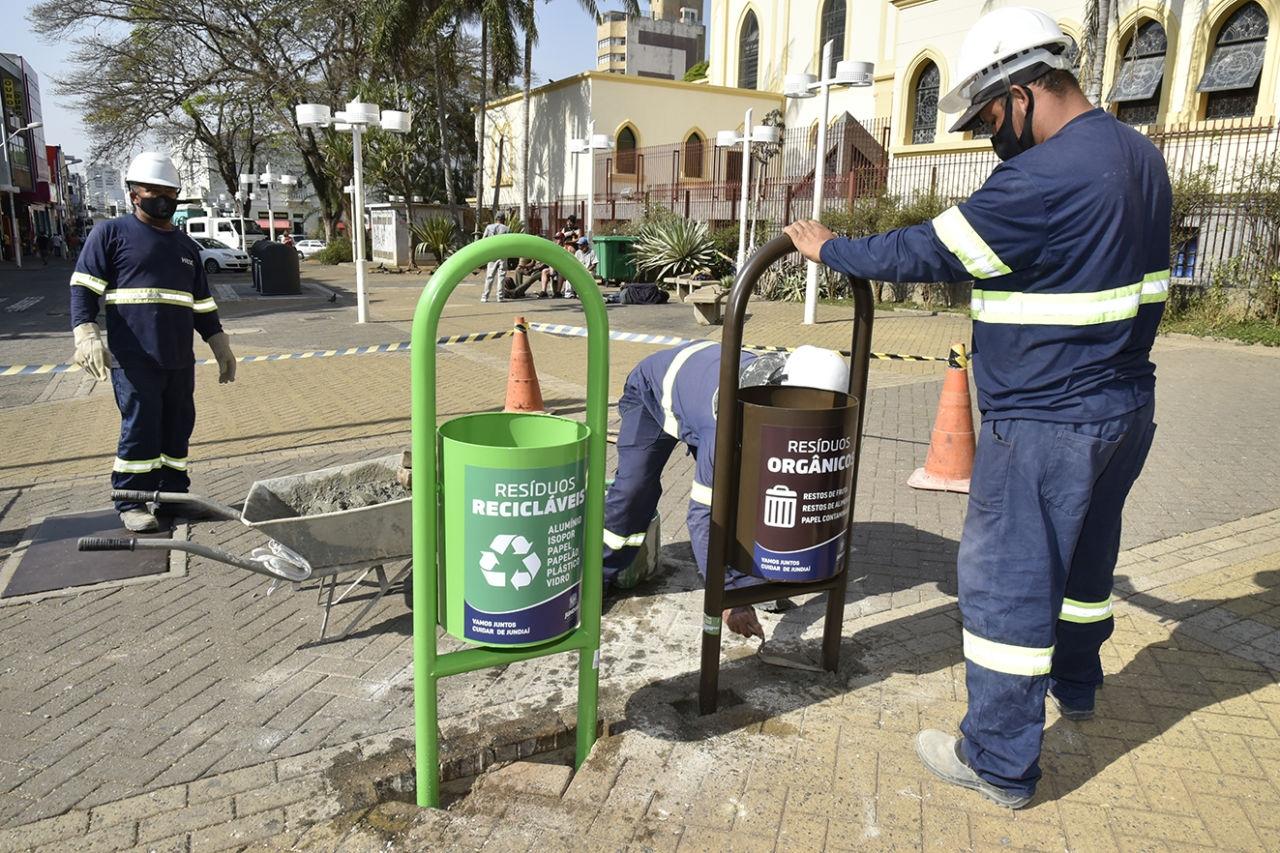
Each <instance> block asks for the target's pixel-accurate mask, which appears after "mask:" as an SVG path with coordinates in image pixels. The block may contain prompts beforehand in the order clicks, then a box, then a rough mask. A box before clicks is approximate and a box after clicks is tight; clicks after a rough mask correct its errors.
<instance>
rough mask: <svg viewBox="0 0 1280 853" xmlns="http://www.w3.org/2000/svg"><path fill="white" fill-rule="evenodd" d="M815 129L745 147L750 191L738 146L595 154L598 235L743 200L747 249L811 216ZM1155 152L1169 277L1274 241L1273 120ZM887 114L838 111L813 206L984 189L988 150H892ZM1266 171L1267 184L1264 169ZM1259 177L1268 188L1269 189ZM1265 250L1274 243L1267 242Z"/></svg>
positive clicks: (581, 201)
mask: <svg viewBox="0 0 1280 853" xmlns="http://www.w3.org/2000/svg"><path fill="white" fill-rule="evenodd" d="M815 130H816V129H791V130H788V131H787V132H786V133H785V134H784V137H783V140H782V142H781V143H778V144H774V145H766V146H760V145H753V146H752V158H753V162H752V168H751V174H750V178H751V185H750V186H749V187H744V186H743V181H742V176H743V169H742V156H743V155H742V151H741V149H740V147H739V148H735V149H725V148H717V147H716V146H715V145H714V143H713V142H711V141H702V142H691V143H683V144H677V145H663V146H652V147H647V148H640V149H636V150H635V151H631V152H621V153H620V152H617V151H612V152H601V153H598V154H596V155H595V156H596V164H595V167H596V168H595V172H596V180H595V218H596V220H597V228H598V229H599V228H600V227H602V226H604V227H607V226H608V225H609V224H610V223H614V224H620V223H625V222H628V221H631V220H635V219H638V218H640V217H642V216H643V215H645V213H646V211H651V210H652V209H653V208H654V207H656V206H661V207H664V208H667V209H669V210H671V211H674V212H675V213H678V214H680V215H681V216H684V217H686V218H691V219H697V220H700V221H704V222H708V223H710V224H711V225H712V226H719V225H725V224H729V223H737V221H738V218H739V211H740V207H741V202H742V196H743V193H744V192H746V193H748V196H749V199H748V200H749V205H748V209H749V214H748V216H749V222H750V223H751V225H752V231H753V233H754V240H753V242H754V243H755V244H757V245H758V244H759V243H761V242H763V241H764V240H766V239H768V238H769V237H772V236H774V235H775V234H776V233H777V232H778V230H779V229H780V228H781V226H782V225H783V224H785V223H787V222H791V221H794V220H796V219H801V218H806V217H809V216H810V215H811V213H812V209H813V194H814V173H815V166H816V163H817V154H818V151H817V143H816V132H815ZM1142 130H1143V131H1144V132H1145V133H1146V135H1147V136H1148V138H1150V139H1151V141H1152V142H1153V143H1154V144H1155V145H1156V147H1157V148H1159V149H1160V151H1161V152H1162V153H1163V155H1164V157H1165V160H1166V162H1167V163H1168V166H1169V173H1170V177H1171V179H1172V181H1173V183H1174V186H1175V191H1176V192H1181V193H1183V195H1182V196H1180V198H1181V199H1182V201H1184V202H1185V201H1186V200H1187V199H1186V197H1185V196H1186V192H1187V191H1188V187H1190V188H1191V189H1193V190H1195V191H1196V192H1195V196H1194V198H1193V199H1191V201H1192V202H1194V203H1192V204H1190V205H1189V206H1188V205H1186V204H1184V205H1183V207H1182V208H1180V209H1181V210H1182V211H1183V213H1182V215H1181V217H1180V221H1178V222H1175V223H1174V225H1175V238H1176V239H1175V244H1174V245H1173V246H1172V247H1171V264H1172V267H1173V273H1174V278H1175V280H1176V281H1178V282H1180V283H1183V284H1188V283H1194V284H1198V285H1199V284H1207V283H1209V282H1210V281H1212V280H1213V277H1214V273H1215V270H1217V269H1219V268H1220V267H1221V266H1222V265H1223V264H1224V263H1227V262H1228V261H1230V259H1231V258H1233V257H1237V256H1239V255H1240V253H1241V251H1242V250H1243V248H1244V247H1246V246H1248V245H1255V244H1258V243H1259V241H1261V242H1262V243H1264V244H1265V243H1267V241H1268V240H1270V242H1271V243H1275V239H1276V235H1275V234H1274V233H1273V232H1274V231H1275V229H1276V223H1275V221H1274V219H1275V212H1274V211H1271V212H1270V214H1271V217H1272V219H1271V222H1270V223H1269V224H1268V222H1267V221H1265V217H1263V216H1260V214H1259V210H1258V209H1257V204H1256V199H1257V194H1258V193H1259V192H1265V191H1268V188H1269V190H1270V191H1271V192H1274V193H1276V194H1277V195H1280V130H1278V129H1277V126H1276V123H1275V121H1274V120H1271V119H1261V120H1260V119H1251V120H1236V121H1220V122H1215V123H1214V124H1213V126H1212V127H1208V128H1206V127H1205V126H1204V125H1203V123H1200V124H1199V125H1197V126H1182V125H1165V126H1158V127H1157V126H1149V127H1145V128H1142ZM896 142H897V140H895V138H894V136H893V128H892V126H891V125H890V123H889V121H888V120H887V119H875V120H870V121H858V120H855V119H853V118H852V117H850V116H848V115H845V116H843V117H841V118H840V119H839V120H837V121H836V122H835V123H834V124H833V125H832V126H831V127H830V128H829V130H828V133H827V146H826V148H827V150H826V158H827V159H826V167H825V178H824V181H823V205H822V207H823V210H824V211H848V210H850V209H852V207H853V206H854V205H855V204H857V203H858V202H859V200H863V199H873V198H883V197H885V196H891V197H893V198H894V199H896V200H897V201H898V202H899V203H902V204H905V203H908V202H912V201H915V200H918V199H920V198H921V197H924V196H931V197H933V198H934V199H935V200H936V201H937V202H938V203H941V204H953V203H956V202H958V201H961V200H963V199H965V198H967V197H968V196H969V195H970V194H971V193H972V192H974V190H976V189H977V188H978V187H979V186H981V185H982V183H983V181H985V180H986V178H987V176H988V175H990V173H991V171H992V169H994V168H995V166H996V164H997V162H998V160H997V159H996V156H995V154H994V152H992V151H991V150H990V149H989V148H986V147H983V148H977V149H974V150H971V151H955V152H947V153H929V152H922V153H914V152H910V151H904V150H903V149H902V148H901V147H898V148H897V153H893V154H891V153H890V151H891V149H894V147H895V145H896ZM1268 169H1269V170H1270V172H1269V177H1268V175H1267V174H1264V173H1265V172H1266V170H1268ZM1268 180H1269V181H1270V183H1268ZM570 212H574V213H576V214H577V215H578V217H579V218H580V219H584V218H585V215H586V197H585V194H584V195H580V196H565V197H561V198H558V199H555V200H553V201H551V202H549V203H543V204H536V205H533V206H531V209H530V222H529V223H528V224H529V227H530V230H531V231H532V233H548V232H549V231H551V230H554V223H557V222H560V221H562V220H563V218H564V217H565V216H567V215H568V214H569V213H570ZM1268 251H1271V252H1272V253H1273V254H1274V253H1276V252H1280V246H1276V245H1271V246H1270V247H1269V249H1268Z"/></svg>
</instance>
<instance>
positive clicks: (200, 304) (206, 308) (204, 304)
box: [191, 296, 218, 314]
mask: <svg viewBox="0 0 1280 853" xmlns="http://www.w3.org/2000/svg"><path fill="white" fill-rule="evenodd" d="M191 307H192V308H193V309H194V310H195V312H196V313H197V314H211V313H213V312H214V311H217V310H218V303H216V302H214V301H213V297H212V296H210V297H209V298H208V299H197V300H196V301H195V304H194V305H192V306H191Z"/></svg>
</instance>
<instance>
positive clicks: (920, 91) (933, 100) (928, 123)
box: [911, 62, 941, 145]
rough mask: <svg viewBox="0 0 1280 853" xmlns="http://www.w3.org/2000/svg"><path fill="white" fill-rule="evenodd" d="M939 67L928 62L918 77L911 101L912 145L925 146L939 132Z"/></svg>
mask: <svg viewBox="0 0 1280 853" xmlns="http://www.w3.org/2000/svg"><path fill="white" fill-rule="evenodd" d="M940 83H941V79H940V77H939V75H938V66H937V65H934V64H933V63H932V62H926V63H925V64H924V65H923V66H921V68H920V73H919V74H918V75H917V76H916V85H915V88H914V90H913V92H912V100H911V144H912V145H925V144H928V143H930V142H932V141H933V137H934V135H935V134H937V132H938V86H939V85H940Z"/></svg>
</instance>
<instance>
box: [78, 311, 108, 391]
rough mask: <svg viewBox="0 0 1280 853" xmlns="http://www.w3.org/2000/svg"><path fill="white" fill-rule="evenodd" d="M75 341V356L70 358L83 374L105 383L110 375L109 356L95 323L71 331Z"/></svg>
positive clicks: (81, 325)
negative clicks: (81, 369) (82, 370)
mask: <svg viewBox="0 0 1280 853" xmlns="http://www.w3.org/2000/svg"><path fill="white" fill-rule="evenodd" d="M71 333H72V335H74V336H75V340H76V354H75V356H74V357H73V358H72V361H74V362H75V363H76V364H78V365H80V367H81V368H83V369H84V372H85V373H87V374H89V375H90V376H92V377H93V378H94V379H96V380H98V381H99V382H106V381H107V377H108V376H109V375H110V374H109V373H108V371H109V370H110V369H111V356H110V354H109V353H108V352H107V345H106V344H104V343H103V342H102V330H101V329H99V328H98V324H97V323H81V324H80V325H79V326H76V327H75V328H74V329H72V330H71Z"/></svg>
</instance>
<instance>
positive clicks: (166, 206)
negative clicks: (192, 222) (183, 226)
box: [138, 195, 178, 221]
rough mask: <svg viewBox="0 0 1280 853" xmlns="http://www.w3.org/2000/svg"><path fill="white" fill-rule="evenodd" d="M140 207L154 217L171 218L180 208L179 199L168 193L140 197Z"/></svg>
mask: <svg viewBox="0 0 1280 853" xmlns="http://www.w3.org/2000/svg"><path fill="white" fill-rule="evenodd" d="M138 207H140V208H142V212H143V213H145V214H146V215H147V216H150V217H151V218H152V219H163V220H166V221H167V220H170V219H172V218H173V214H174V213H175V212H176V211H177V209H178V200H177V199H176V198H170V197H169V196H167V195H151V196H147V197H146V198H139V199H138Z"/></svg>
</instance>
